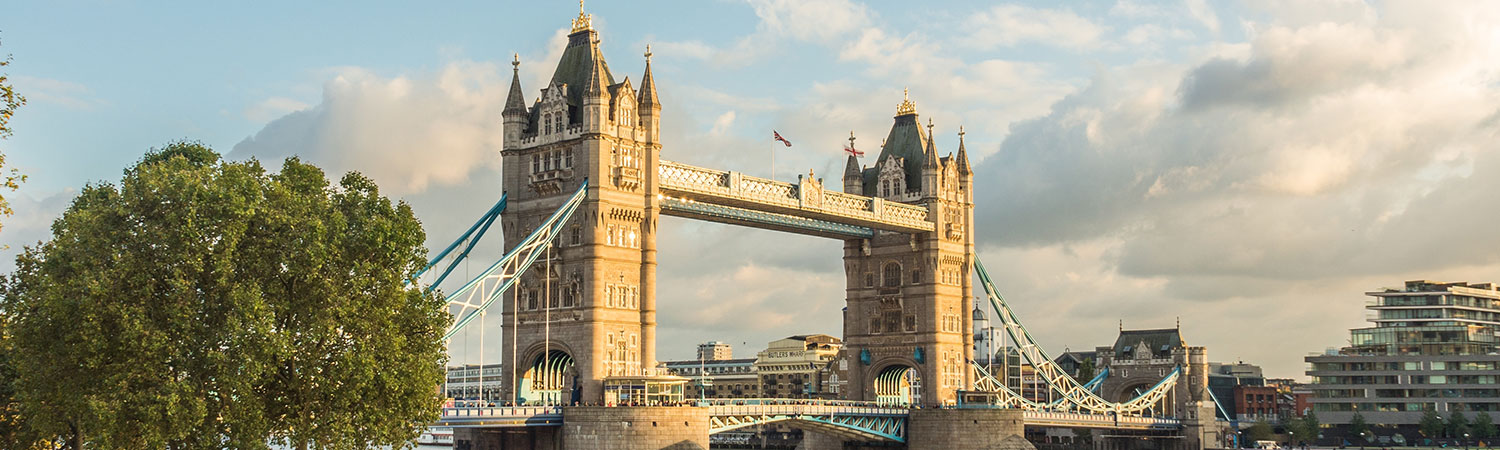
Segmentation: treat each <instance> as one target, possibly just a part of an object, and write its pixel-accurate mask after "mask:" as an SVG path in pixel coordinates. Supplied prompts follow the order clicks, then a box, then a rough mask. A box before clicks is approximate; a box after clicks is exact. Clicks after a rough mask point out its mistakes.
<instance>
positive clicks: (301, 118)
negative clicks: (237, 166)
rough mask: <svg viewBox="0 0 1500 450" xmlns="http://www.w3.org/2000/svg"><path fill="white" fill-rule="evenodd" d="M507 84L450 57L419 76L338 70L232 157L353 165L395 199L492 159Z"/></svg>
mask: <svg viewBox="0 0 1500 450" xmlns="http://www.w3.org/2000/svg"><path fill="white" fill-rule="evenodd" d="M508 83H509V80H507V79H505V77H502V76H500V73H499V71H498V70H497V68H496V66H495V65H494V64H490V63H473V62H456V63H452V64H449V65H448V66H447V67H445V68H444V69H443V70H442V71H441V72H439V73H436V74H426V75H422V76H419V77H414V78H408V77H404V76H403V77H395V78H385V77H381V76H379V75H376V74H373V73H370V72H368V71H365V70H362V69H344V70H343V71H342V73H341V74H339V75H338V76H336V77H335V78H333V79H331V80H329V81H328V82H326V83H325V84H324V86H323V98H322V101H320V102H319V103H318V104H317V105H315V106H312V107H311V108H307V109H303V110H300V111H297V112H293V113H291V114H288V115H286V116H284V117H281V118H279V119H276V120H274V121H272V122H271V123H269V124H267V125H266V127H265V128H264V129H262V130H261V131H259V132H257V133H256V134H255V135H254V136H252V137H249V138H246V139H245V140H244V141H241V142H240V143H239V144H237V145H235V146H234V150H233V151H232V152H231V153H230V156H231V157H234V158H246V157H252V156H253V157H258V158H261V159H263V160H269V161H270V162H272V163H275V162H279V161H280V160H281V158H283V157H287V156H294V155H295V156H300V157H302V158H303V159H306V160H309V161H311V162H313V163H316V164H318V165H320V166H322V167H324V168H325V169H329V170H330V171H347V170H358V171H361V172H364V173H365V174H366V175H369V176H370V177H371V178H373V179H375V180H376V181H377V182H379V183H380V184H381V186H384V187H386V190H387V192H388V193H393V194H396V195H401V194H405V193H413V192H421V191H423V190H425V189H427V187H428V185H429V184H432V183H440V184H456V183H462V182H464V181H466V180H467V179H468V177H469V175H470V174H471V173H473V172H475V171H479V170H494V169H495V168H496V167H498V164H499V150H500V139H501V137H502V135H501V129H500V126H501V123H500V121H499V120H497V119H496V118H497V117H500V110H501V109H502V108H503V107H504V102H505V95H506V93H507V88H508Z"/></svg>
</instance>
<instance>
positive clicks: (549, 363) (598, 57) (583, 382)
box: [499, 9, 661, 402]
mask: <svg viewBox="0 0 1500 450" xmlns="http://www.w3.org/2000/svg"><path fill="white" fill-rule="evenodd" d="M590 22H591V16H590V15H587V14H584V13H583V11H582V10H581V9H580V11H579V15H578V18H577V19H574V20H573V23H572V25H573V28H572V33H570V34H569V35H568V46H567V48H566V50H564V51H563V54H562V58H561V59H560V60H559V61H558V62H557V68H556V69H554V71H553V73H552V79H551V81H549V82H548V83H547V85H546V86H543V87H542V90H541V95H540V96H539V97H538V98H537V99H536V101H535V102H534V103H532V104H531V105H530V106H528V105H527V104H526V101H525V99H524V95H523V92H522V89H521V81H520V74H519V69H520V68H519V65H520V62H519V61H516V62H514V63H512V64H513V65H514V66H516V67H515V69H514V73H513V74H512V79H511V87H510V94H509V96H508V98H507V99H506V104H505V110H504V113H503V117H504V148H503V150H502V151H501V152H500V154H501V158H502V170H503V177H502V179H503V180H502V184H503V187H504V190H505V192H507V193H508V194H509V196H510V197H509V206H508V208H507V209H506V210H505V212H504V213H503V214H502V215H501V223H502V226H503V228H504V235H505V246H506V248H513V247H515V246H516V244H517V243H518V242H520V241H522V240H524V239H525V238H526V236H527V234H528V233H530V232H531V231H532V230H534V229H536V228H537V225H538V224H540V223H541V222H542V221H543V220H545V219H546V218H547V216H549V215H550V214H552V212H553V211H555V210H556V209H557V208H558V207H559V206H561V205H562V204H563V202H564V201H565V200H566V199H567V198H568V197H569V196H570V195H572V193H573V192H574V191H575V190H576V189H577V187H578V186H579V185H580V184H581V183H583V182H584V180H585V179H586V180H587V182H588V186H589V187H588V191H587V197H586V198H585V200H584V202H583V204H582V205H580V206H579V208H578V210H577V212H576V213H575V214H574V215H573V217H572V219H571V223H569V224H567V225H566V228H565V229H564V231H563V232H562V235H561V237H560V238H558V239H557V240H556V241H555V244H556V247H555V248H554V249H553V251H552V252H551V253H550V255H549V256H547V257H544V258H543V259H540V260H538V261H537V262H536V264H534V265H533V266H532V270H530V271H529V272H528V273H526V274H524V275H523V276H522V277H521V279H520V282H519V284H518V285H517V287H516V288H514V289H512V290H511V291H510V292H506V293H505V294H504V297H503V298H502V301H501V303H502V304H503V311H502V312H503V321H504V322H503V325H502V331H503V332H504V337H503V338H502V340H503V341H504V342H505V349H504V354H505V357H504V358H503V359H504V360H503V365H504V369H503V373H504V375H503V382H502V383H499V384H500V385H502V386H505V388H504V389H506V394H507V395H506V397H505V398H506V399H509V398H510V395H515V397H516V398H517V399H518V400H525V401H533V402H535V401H547V400H551V401H560V402H572V401H598V400H599V399H600V398H601V395H602V394H601V390H602V385H603V383H602V382H603V380H604V379H605V378H606V377H609V376H616V375H620V376H625V375H640V374H641V370H642V368H651V367H654V366H655V365H656V336H655V332H656V286H655V284H654V282H655V280H656V224H657V203H656V202H657V200H656V195H655V192H656V182H657V181H656V177H657V161H658V157H659V155H660V151H661V142H660V137H659V136H660V135H659V133H660V124H661V106H660V104H658V101H657V97H656V87H655V86H654V84H653V81H652V77H651V60H650V57H651V53H650V50H649V48H648V49H647V52H646V67H645V75H643V76H642V77H641V82H640V83H641V84H640V88H639V89H638V90H637V89H636V88H634V87H633V86H632V84H631V81H630V79H629V78H625V79H624V80H622V81H616V79H615V76H614V74H612V73H611V72H610V70H609V65H607V64H605V62H604V56H603V54H602V53H600V51H599V35H598V33H597V32H596V31H595V30H594V29H593V27H592V26H591V23H590ZM517 378H519V380H518V379H517Z"/></svg>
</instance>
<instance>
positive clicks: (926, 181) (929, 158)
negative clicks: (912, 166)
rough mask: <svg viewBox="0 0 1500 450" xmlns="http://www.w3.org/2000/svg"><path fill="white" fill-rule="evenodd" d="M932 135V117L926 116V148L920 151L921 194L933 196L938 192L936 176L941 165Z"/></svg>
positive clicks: (940, 170)
mask: <svg viewBox="0 0 1500 450" xmlns="http://www.w3.org/2000/svg"><path fill="white" fill-rule="evenodd" d="M935 141H936V140H935V139H933V136H932V118H931V117H929V118H927V148H926V149H925V150H923V151H922V153H923V155H922V194H923V196H924V197H933V196H936V195H937V194H938V177H940V176H941V175H940V174H941V172H942V170H943V166H942V165H941V163H940V162H939V161H938V154H937V143H936V142H935Z"/></svg>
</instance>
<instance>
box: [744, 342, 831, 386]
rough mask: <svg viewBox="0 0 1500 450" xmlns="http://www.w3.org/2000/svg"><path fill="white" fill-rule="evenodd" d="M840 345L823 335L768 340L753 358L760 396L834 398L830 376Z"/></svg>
mask: <svg viewBox="0 0 1500 450" xmlns="http://www.w3.org/2000/svg"><path fill="white" fill-rule="evenodd" d="M842 348H843V342H842V341H841V340H839V338H836V337H833V336H829V335H826V334H812V335H799V336H790V337H787V338H785V339H778V340H775V341H771V343H770V344H769V345H767V346H766V349H765V350H763V351H761V352H760V353H759V354H757V355H756V358H755V372H756V375H757V376H758V377H760V394H761V396H764V397H776V398H835V397H837V396H838V395H839V394H838V392H836V390H835V389H834V388H833V386H834V385H836V383H834V382H835V381H837V380H835V379H834V377H833V376H832V375H834V374H835V373H837V372H836V371H837V368H836V361H835V360H836V359H837V356H838V355H839V350H840V349H842Z"/></svg>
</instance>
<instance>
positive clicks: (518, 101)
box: [500, 54, 526, 147]
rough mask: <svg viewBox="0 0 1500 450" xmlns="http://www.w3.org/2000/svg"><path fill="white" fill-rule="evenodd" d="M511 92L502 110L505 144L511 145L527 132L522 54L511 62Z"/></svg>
mask: <svg viewBox="0 0 1500 450" xmlns="http://www.w3.org/2000/svg"><path fill="white" fill-rule="evenodd" d="M510 67H511V74H510V94H509V95H507V96H506V97H505V110H504V111H501V113H500V117H502V118H503V119H502V120H503V122H502V123H503V126H502V130H503V131H502V132H501V133H502V135H504V137H505V140H504V146H506V147H511V146H514V145H516V144H519V143H520V142H521V135H522V134H525V132H526V95H525V94H524V93H523V92H522V91H521V55H520V54H516V55H514V59H512V60H511V62H510Z"/></svg>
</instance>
